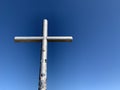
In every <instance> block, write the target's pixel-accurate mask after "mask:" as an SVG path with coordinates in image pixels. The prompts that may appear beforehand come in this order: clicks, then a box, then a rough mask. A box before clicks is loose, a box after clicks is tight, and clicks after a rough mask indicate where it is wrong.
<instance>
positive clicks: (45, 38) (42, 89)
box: [14, 19, 73, 90]
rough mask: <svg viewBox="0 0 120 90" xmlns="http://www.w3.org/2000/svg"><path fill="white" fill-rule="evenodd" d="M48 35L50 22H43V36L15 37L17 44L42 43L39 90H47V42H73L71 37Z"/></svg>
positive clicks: (45, 20)
mask: <svg viewBox="0 0 120 90" xmlns="http://www.w3.org/2000/svg"><path fill="white" fill-rule="evenodd" d="M47 34H48V21H47V19H44V21H43V36H42V37H40V36H23V37H19V36H17V37H15V38H14V40H15V41H16V42H42V56H41V71H40V76H39V87H38V90H46V89H47V81H46V80H47V42H71V41H72V40H73V38H72V37H71V36H47Z"/></svg>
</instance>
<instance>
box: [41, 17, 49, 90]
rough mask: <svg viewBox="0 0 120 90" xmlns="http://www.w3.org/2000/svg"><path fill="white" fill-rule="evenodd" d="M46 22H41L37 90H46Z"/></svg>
mask: <svg viewBox="0 0 120 90" xmlns="http://www.w3.org/2000/svg"><path fill="white" fill-rule="evenodd" d="M47 29H48V21H47V19H44V21H43V40H42V56H41V72H40V76H39V77H40V85H39V87H40V88H39V90H46V89H47V83H46V80H47V31H48V30H47Z"/></svg>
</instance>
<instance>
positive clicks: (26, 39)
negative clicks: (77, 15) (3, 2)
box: [14, 36, 73, 42]
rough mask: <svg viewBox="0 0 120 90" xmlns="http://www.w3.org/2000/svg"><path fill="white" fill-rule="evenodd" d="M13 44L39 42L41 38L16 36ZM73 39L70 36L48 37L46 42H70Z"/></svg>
mask: <svg viewBox="0 0 120 90" xmlns="http://www.w3.org/2000/svg"><path fill="white" fill-rule="evenodd" d="M14 40H15V42H41V41H42V40H43V37H39V36H20V37H19V36H16V37H15V38H14ZM72 40H73V38H72V37H71V36H48V37H47V41H48V42H71V41H72Z"/></svg>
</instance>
